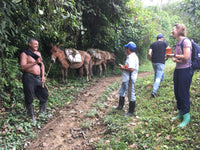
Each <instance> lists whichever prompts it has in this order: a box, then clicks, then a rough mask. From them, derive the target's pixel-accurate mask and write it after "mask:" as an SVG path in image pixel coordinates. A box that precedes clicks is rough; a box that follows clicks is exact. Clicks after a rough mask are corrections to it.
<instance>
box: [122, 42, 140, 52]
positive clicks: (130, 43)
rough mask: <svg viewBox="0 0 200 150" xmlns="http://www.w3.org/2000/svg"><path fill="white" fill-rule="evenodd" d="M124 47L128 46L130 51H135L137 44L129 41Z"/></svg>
mask: <svg viewBox="0 0 200 150" xmlns="http://www.w3.org/2000/svg"><path fill="white" fill-rule="evenodd" d="M124 47H126V48H129V49H130V50H131V51H135V50H136V48H137V46H136V44H135V43H133V42H129V43H128V44H126V45H124Z"/></svg>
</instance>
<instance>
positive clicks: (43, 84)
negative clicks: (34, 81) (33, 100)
mask: <svg viewBox="0 0 200 150" xmlns="http://www.w3.org/2000/svg"><path fill="white" fill-rule="evenodd" d="M51 66H52V63H50V65H49V70H48V71H47V74H46V77H45V78H46V79H47V76H48V74H49V71H50V69H51ZM44 86H46V85H45V82H43V83H42V87H43V88H44ZM46 88H47V86H46ZM47 90H48V91H49V89H48V88H47Z"/></svg>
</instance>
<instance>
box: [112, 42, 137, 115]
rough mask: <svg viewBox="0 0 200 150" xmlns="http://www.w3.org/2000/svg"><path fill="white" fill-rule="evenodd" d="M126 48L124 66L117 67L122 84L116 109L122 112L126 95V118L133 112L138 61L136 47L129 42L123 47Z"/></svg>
mask: <svg viewBox="0 0 200 150" xmlns="http://www.w3.org/2000/svg"><path fill="white" fill-rule="evenodd" d="M124 47H125V48H126V52H125V53H126V55H127V57H126V61H125V65H121V64H120V66H119V69H120V70H122V84H121V87H120V90H119V95H120V97H119V106H118V107H117V108H116V109H118V110H122V109H123V106H124V101H125V93H127V96H128V100H129V111H128V113H126V114H125V115H126V116H132V115H133V112H134V110H135V100H136V97H135V89H134V84H135V82H136V79H137V75H138V69H139V59H138V56H137V55H136V53H135V51H136V45H135V43H133V42H129V43H128V44H126V45H124Z"/></svg>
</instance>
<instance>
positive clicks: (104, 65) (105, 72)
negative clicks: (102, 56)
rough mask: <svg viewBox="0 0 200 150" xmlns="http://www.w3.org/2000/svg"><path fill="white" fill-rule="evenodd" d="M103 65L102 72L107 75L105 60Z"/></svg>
mask: <svg viewBox="0 0 200 150" xmlns="http://www.w3.org/2000/svg"><path fill="white" fill-rule="evenodd" d="M103 67H104V71H103V73H104V75H105V76H107V66H106V63H105V62H104V63H103Z"/></svg>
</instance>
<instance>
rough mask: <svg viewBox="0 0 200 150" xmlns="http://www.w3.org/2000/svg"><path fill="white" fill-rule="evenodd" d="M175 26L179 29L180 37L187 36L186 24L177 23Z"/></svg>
mask: <svg viewBox="0 0 200 150" xmlns="http://www.w3.org/2000/svg"><path fill="white" fill-rule="evenodd" d="M174 26H175V27H176V29H178V35H179V36H186V27H185V25H184V24H181V23H176V24H175V25H174Z"/></svg>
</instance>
